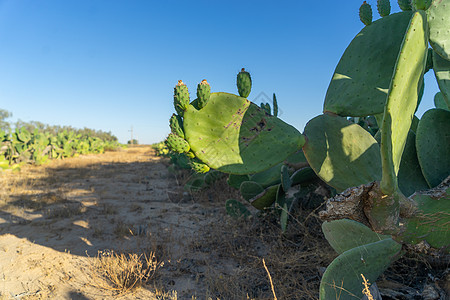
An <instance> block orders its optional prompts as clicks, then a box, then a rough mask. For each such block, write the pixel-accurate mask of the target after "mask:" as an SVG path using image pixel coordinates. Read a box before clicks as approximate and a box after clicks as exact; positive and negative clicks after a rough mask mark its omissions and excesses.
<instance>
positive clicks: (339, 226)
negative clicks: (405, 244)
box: [322, 219, 390, 254]
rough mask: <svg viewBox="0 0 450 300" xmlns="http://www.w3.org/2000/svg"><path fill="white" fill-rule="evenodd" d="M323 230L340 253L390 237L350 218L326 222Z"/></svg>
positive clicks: (323, 224) (331, 244)
mask: <svg viewBox="0 0 450 300" xmlns="http://www.w3.org/2000/svg"><path fill="white" fill-rule="evenodd" d="M322 231H323V234H324V235H325V238H326V239H327V241H328V243H330V246H331V247H332V248H333V249H334V250H335V251H336V252H337V253H338V254H341V253H343V252H345V251H347V250H350V249H353V248H355V247H359V246H362V245H366V244H371V243H374V242H378V241H381V240H384V239H387V238H390V236H388V235H382V234H378V233H376V232H373V231H372V230H371V229H370V228H369V227H367V226H366V225H364V224H362V223H359V222H356V221H353V220H349V219H341V220H335V221H330V222H324V223H322Z"/></svg>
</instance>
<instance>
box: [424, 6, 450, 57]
mask: <svg viewBox="0 0 450 300" xmlns="http://www.w3.org/2000/svg"><path fill="white" fill-rule="evenodd" d="M448 16H450V1H449V0H442V1H433V5H431V6H430V7H429V8H428V10H427V19H428V26H429V28H430V45H431V47H432V48H433V50H434V51H435V52H436V53H437V54H438V55H440V56H441V57H442V58H443V59H446V60H447V61H450V31H449V30H448V29H449V28H450V18H449V17H448ZM433 56H436V55H433Z"/></svg>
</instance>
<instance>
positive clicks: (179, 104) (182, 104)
mask: <svg viewBox="0 0 450 300" xmlns="http://www.w3.org/2000/svg"><path fill="white" fill-rule="evenodd" d="M173 105H174V106H175V111H176V112H177V113H178V115H180V116H183V112H184V111H185V110H186V109H187V107H188V106H189V91H188V88H187V86H186V85H185V84H184V83H183V81H181V80H178V83H177V85H176V86H175V88H174V95H173Z"/></svg>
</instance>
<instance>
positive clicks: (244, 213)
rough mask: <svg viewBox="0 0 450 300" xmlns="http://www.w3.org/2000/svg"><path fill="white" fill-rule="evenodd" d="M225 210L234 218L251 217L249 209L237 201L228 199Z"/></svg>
mask: <svg viewBox="0 0 450 300" xmlns="http://www.w3.org/2000/svg"><path fill="white" fill-rule="evenodd" d="M225 208H226V210H227V214H228V215H230V216H232V217H233V218H241V217H244V218H246V217H248V216H250V215H251V214H250V211H249V210H248V209H247V207H245V205H244V204H242V203H241V202H239V201H237V200H236V199H228V200H227V202H225Z"/></svg>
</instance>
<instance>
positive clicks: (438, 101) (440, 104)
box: [434, 92, 450, 111]
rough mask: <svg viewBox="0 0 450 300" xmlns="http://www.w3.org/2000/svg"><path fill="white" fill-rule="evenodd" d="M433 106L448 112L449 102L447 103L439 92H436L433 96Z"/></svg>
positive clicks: (449, 109) (449, 108)
mask: <svg viewBox="0 0 450 300" xmlns="http://www.w3.org/2000/svg"><path fill="white" fill-rule="evenodd" d="M434 106H435V107H436V108H440V109H445V110H448V111H450V101H447V100H446V99H445V98H444V95H443V94H442V93H441V92H437V93H436V95H434Z"/></svg>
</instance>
